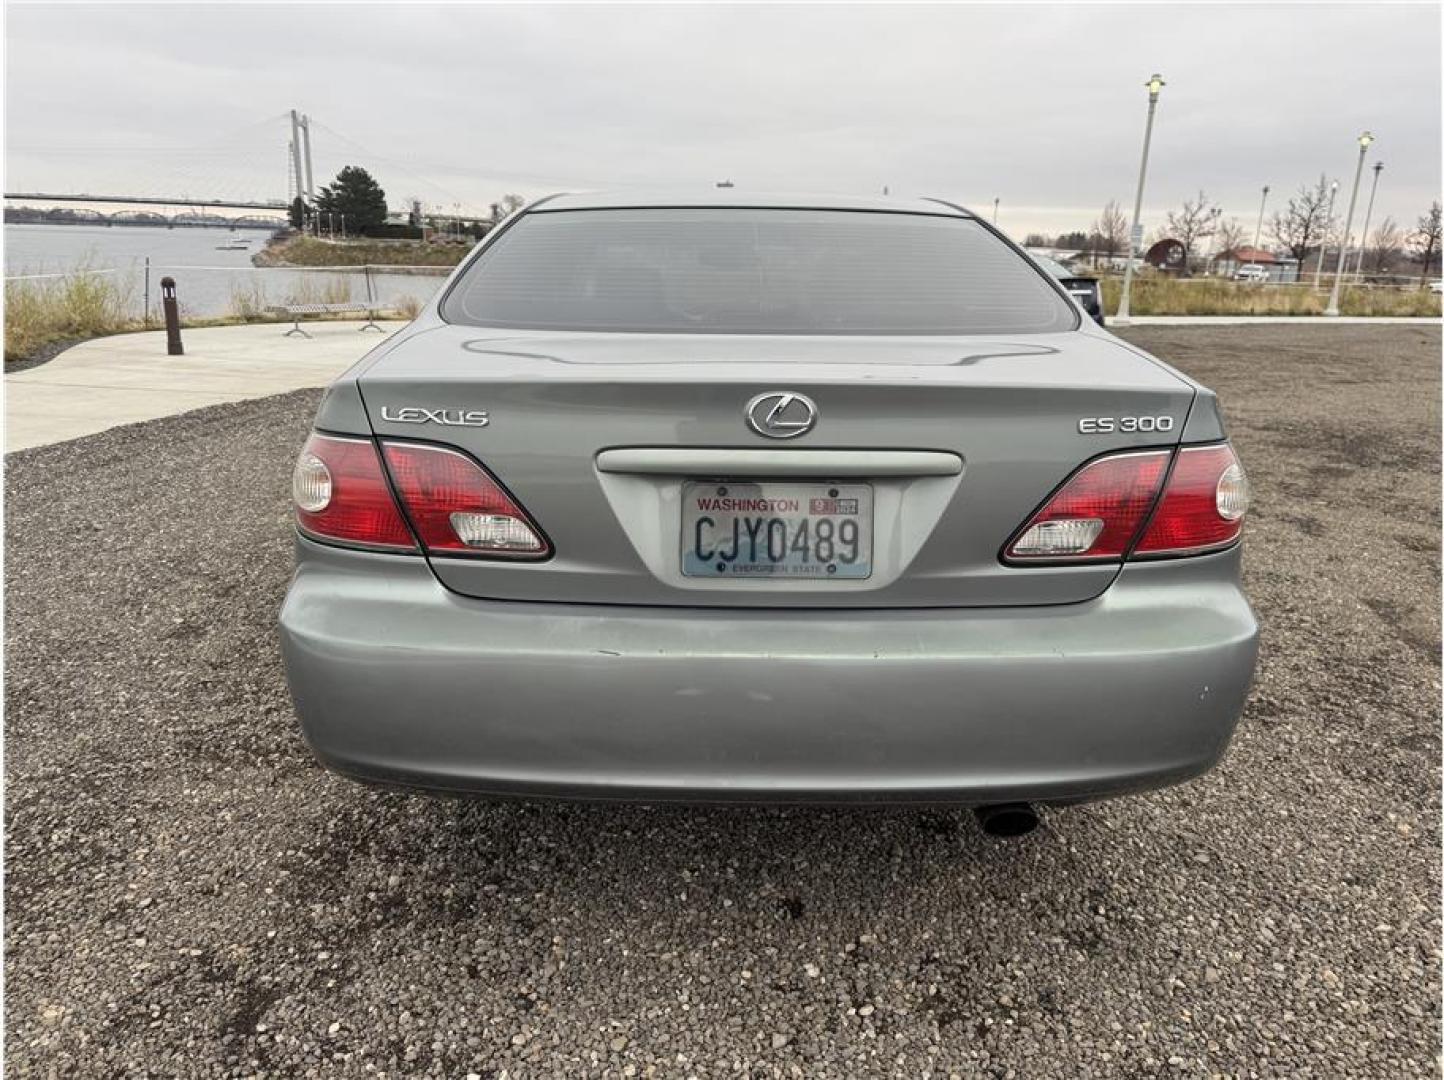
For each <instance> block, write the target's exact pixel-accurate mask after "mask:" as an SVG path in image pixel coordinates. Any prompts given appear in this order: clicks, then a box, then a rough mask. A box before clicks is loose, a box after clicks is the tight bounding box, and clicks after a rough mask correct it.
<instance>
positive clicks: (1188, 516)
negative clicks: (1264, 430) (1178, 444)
mask: <svg viewBox="0 0 1444 1080" xmlns="http://www.w3.org/2000/svg"><path fill="white" fill-rule="evenodd" d="M1247 510H1248V478H1247V477H1246V476H1245V475H1244V471H1243V466H1242V465H1240V464H1239V461H1238V457H1237V456H1236V455H1235V454H1234V452H1233V447H1231V446H1229V445H1228V444H1227V443H1223V444H1221V445H1218V446H1190V447H1186V448H1184V449H1182V450H1180V451H1179V452H1178V460H1177V461H1176V462H1175V463H1174V465H1173V472H1172V473H1170V474H1169V477H1168V487H1167V488H1166V489H1165V490H1164V492H1163V498H1162V500H1160V502H1159V504H1158V509H1157V511H1155V512H1154V515H1153V518H1152V520H1150V521H1149V523H1148V529H1147V531H1146V532H1144V534H1143V539H1142V540H1140V541H1139V542H1138V547H1137V548H1135V549H1134V553H1135V554H1137V555H1191V554H1199V553H1202V552H1205V551H1213V550H1216V549H1218V548H1221V547H1227V546H1228V545H1229V544H1231V543H1233V542H1234V541H1235V540H1237V539H1238V534H1239V533H1240V532H1242V531H1243V516H1244V513H1245V512H1246V511H1247Z"/></svg>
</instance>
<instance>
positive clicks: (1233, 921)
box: [5, 326, 1440, 1080]
mask: <svg viewBox="0 0 1444 1080" xmlns="http://www.w3.org/2000/svg"><path fill="white" fill-rule="evenodd" d="M1128 337H1129V338H1130V339H1131V340H1133V341H1135V342H1137V343H1139V344H1140V345H1142V346H1144V347H1146V348H1148V349H1150V350H1152V351H1154V352H1156V353H1158V354H1159V355H1161V356H1163V357H1165V358H1166V359H1168V360H1170V361H1171V362H1173V363H1175V364H1176V365H1177V366H1178V367H1180V368H1182V369H1183V370H1184V371H1186V372H1188V373H1189V374H1191V375H1194V376H1197V377H1198V378H1200V379H1202V380H1203V381H1204V382H1206V383H1207V384H1209V385H1211V386H1212V387H1214V388H1215V389H1216V390H1217V391H1218V392H1219V393H1220V395H1221V397H1222V400H1223V402H1224V408H1225V413H1226V416H1227V417H1228V420H1229V423H1230V427H1231V434H1232V437H1233V439H1234V440H1235V443H1236V445H1237V447H1238V449H1239V451H1240V454H1241V456H1242V458H1243V460H1244V462H1245V464H1246V466H1247V469H1248V472H1249V475H1250V477H1251V479H1252V483H1253V489H1254V506H1255V510H1254V511H1253V514H1252V516H1251V518H1250V520H1249V523H1248V527H1247V556H1246V579H1247V586H1248V591H1249V594H1250V597H1251V599H1252V601H1253V603H1254V605H1255V607H1256V609H1257V611H1258V614H1259V618H1260V622H1261V624H1262V628H1263V644H1262V654H1261V662H1260V668H1259V673H1258V679H1257V683H1256V685H1255V688H1254V691H1253V694H1252V697H1251V699H1250V702H1249V705H1248V708H1247V711H1246V714H1245V716H1244V719H1243V722H1242V724H1241V726H1240V729H1239V732H1238V735H1237V737H1236V739H1235V741H1234V744H1233V749H1232V751H1231V752H1230V754H1229V756H1228V757H1227V758H1226V759H1225V761H1224V762H1223V764H1222V765H1221V766H1220V767H1219V768H1218V769H1216V770H1215V771H1213V772H1212V773H1210V774H1208V775H1207V776H1206V777H1204V778H1202V779H1200V780H1198V781H1196V782H1193V783H1190V784H1187V785H1183V786H1181V787H1177V788H1172V789H1169V790H1166V791H1161V792H1156V793H1152V794H1148V795H1142V796H1137V797H1133V798H1128V799H1122V800H1116V801H1112V802H1106V803H1099V804H1094V805H1089V806H1083V807H1075V808H1070V809H1066V810H1056V811H1048V812H1047V813H1046V814H1045V819H1044V825H1043V827H1042V828H1041V829H1039V830H1038V831H1037V832H1035V833H1034V834H1032V835H1031V836H1029V837H1027V838H1025V839H1023V840H1021V841H1014V842H1004V841H995V840H990V839H988V838H986V837H984V836H982V835H981V834H980V833H979V832H978V831H977V829H976V828H975V826H974V824H973V822H972V820H971V818H970V816H969V815H968V814H967V813H966V812H964V811H944V810H937V809H929V810H917V809H914V810H904V809H888V810H877V809H857V810H837V809H830V810H812V809H798V808H793V809H702V808H684V807H666V808H646V807H628V806H585V805H555V804H548V805H541V804H538V805H527V804H515V803H513V804H487V803H481V802H464V801H440V800H433V799H429V798H425V797H417V796H406V795H398V794H388V793H380V792H376V791H372V790H369V789H364V788H360V787H357V786H354V785H353V784H351V783H348V782H347V781H344V780H341V779H338V778H335V777H333V776H331V775H329V774H327V773H325V772H324V771H322V770H321V769H319V768H318V767H317V765H316V764H315V763H314V761H313V760H312V758H311V757H310V755H309V754H308V752H307V751H306V748H305V747H304V745H303V744H302V742H301V739H300V737H299V735H298V733H297V728H296V724H295V720H294V717H293V716H292V714H291V708H290V702H289V699H288V696H287V693H286V688H285V683H284V680H283V678H282V673H281V667H280V659H279V655H278V650H277V642H276V634H275V617H276V612H277V609H278V607H279V604H280V601H281V597H282V595H283V593H284V591H285V588H286V583H287V579H288V576H289V573H290V567H291V551H290V546H291V533H290V528H291V527H290V523H289V521H290V519H289V511H288V504H287V493H288V487H289V473H290V469H291V464H292V461H293V460H294V455H295V452H296V449H297V447H298V446H299V444H300V442H301V439H302V438H303V436H304V433H305V431H306V429H307V427H308V425H309V423H310V418H311V414H312V411H313V409H314V407H315V404H316V402H317V399H318V395H317V394H315V393H310V392H308V393H302V394H294V395H289V396H286V397H280V398H271V399H267V400H264V401H256V402H248V403H244V404H238V405H228V406H221V407H218V408H213V409H207V410H204V411H201V412H196V413H190V414H187V415H184V416H180V417H174V418H169V419H165V420H159V421H155V422H153V423H149V424H144V425H139V426H136V427H130V428H123V429H118V430H115V431H111V432H107V433H104V434H101V435H97V436H94V437H91V438H87V439H83V440H79V441H76V442H73V443H68V444H63V445H58V446H52V447H45V448H40V449H36V450H30V451H25V452H22V453H18V454H13V455H10V456H9V457H8V458H7V469H6V477H5V482H6V499H7V502H6V541H7V547H6V556H7V558H6V573H7V584H6V600H7V604H6V626H5V633H6V644H7V653H6V660H7V664H6V675H7V678H6V685H5V701H6V711H5V726H6V747H5V749H6V755H5V775H6V793H5V807H6V821H5V825H6V840H7V846H6V851H5V864H6V877H5V915H6V926H5V930H6V934H5V958H6V971H5V975H6V978H5V1020H6V1040H5V1049H6V1056H7V1062H6V1065H7V1072H8V1073H9V1074H11V1075H14V1076H52V1075H58V1076H68V1075H84V1076H115V1075H127V1076H157V1077H160V1076H165V1077H171V1076H254V1075H262V1074H264V1075H269V1076H276V1077H297V1076H361V1075H366V1076H377V1075H382V1074H384V1075H388V1076H401V1075H407V1076H433V1077H448V1078H461V1077H466V1076H473V1075H474V1076H478V1077H492V1078H499V1077H508V1078H517V1077H556V1076H578V1075H602V1074H607V1075H617V1076H623V1075H628V1076H677V1077H685V1076H698V1077H703V1076H749V1077H752V1076H756V1077H762V1076H808V1077H811V1076H828V1077H861V1076H909V1077H912V1076H948V1075H957V1076H964V1077H1025V1078H1038V1077H1068V1078H1074V1077H1099V1076H1121V1077H1142V1076H1155V1075H1169V1076H1209V1077H1212V1076H1232V1077H1245V1076H1248V1077H1253V1076H1287V1077H1329V1078H1334V1077H1350V1078H1355V1077H1378V1078H1390V1080H1392V1078H1398V1077H1413V1076H1436V1075H1437V1074H1438V1059H1437V1056H1436V1055H1437V1053H1438V1050H1439V1022H1440V1015H1439V1000H1440V982H1439V959H1440V958H1439V949H1438V946H1439V941H1440V919H1439V896H1440V892H1439V890H1440V874H1439V869H1440V831H1439V826H1440V817H1439V814H1440V806H1439V783H1440V746H1439V733H1440V716H1439V703H1440V681H1439V679H1440V667H1439V659H1440V657H1439V599H1440V597H1439V554H1440V549H1439V528H1440V516H1439V510H1440V478H1439V464H1440V457H1439V454H1440V446H1439V400H1440V399H1439V394H1440V331H1439V328H1438V327H1437V326H1434V327H1407V326H1404V327H1401V326H1389V327H1354V326H1348V327H1342V326H1335V327H1322V326H1321V327H1295V326H1280V327H1268V328H1257V327H1250V328H1220V329H1211V328H1150V329H1134V330H1131V331H1130V332H1129V333H1128Z"/></svg>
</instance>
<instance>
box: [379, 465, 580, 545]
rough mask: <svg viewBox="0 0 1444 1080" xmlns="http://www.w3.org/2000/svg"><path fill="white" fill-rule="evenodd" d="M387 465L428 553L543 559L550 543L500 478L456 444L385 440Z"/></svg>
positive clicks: (408, 514)
mask: <svg viewBox="0 0 1444 1080" xmlns="http://www.w3.org/2000/svg"><path fill="white" fill-rule="evenodd" d="M381 448H382V452H383V453H384V454H385V455H386V467H387V468H388V469H389V470H390V472H391V479H392V480H393V481H394V482H395V484H396V492H397V494H398V495H400V496H401V501H402V504H403V505H404V506H405V507H406V513H407V516H408V517H409V518H410V519H411V523H412V524H413V525H414V526H416V535H417V536H418V537H420V539H421V543H422V545H423V546H424V547H425V548H426V550H427V552H428V553H431V554H440V555H471V556H475V557H479V558H490V559H497V558H501V559H545V558H547V557H548V556H549V555H551V553H552V549H551V544H550V543H548V542H547V539H546V537H545V536H543V535H542V531H541V529H540V528H539V527H538V526H537V524H536V522H534V521H532V519H531V517H530V516H529V515H528V514H527V512H526V511H525V510H523V509H522V508H521V505H520V504H519V503H518V502H517V501H516V500H515V499H513V498H512V497H511V495H510V494H508V493H507V491H506V489H505V488H503V487H502V486H501V484H500V483H498V482H497V480H496V478H495V477H494V476H492V475H491V473H489V472H487V471H486V469H484V468H482V467H481V465H479V464H478V463H477V462H475V461H473V460H472V459H471V458H469V457H467V456H466V455H465V454H463V453H461V452H460V451H457V450H451V449H448V448H446V447H443V446H431V445H428V444H425V443H405V442H392V441H390V440H384V441H383V442H382V444H381Z"/></svg>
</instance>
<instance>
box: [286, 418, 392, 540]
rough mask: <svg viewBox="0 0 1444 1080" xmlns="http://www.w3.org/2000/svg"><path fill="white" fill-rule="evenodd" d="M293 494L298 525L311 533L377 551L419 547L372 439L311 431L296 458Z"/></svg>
mask: <svg viewBox="0 0 1444 1080" xmlns="http://www.w3.org/2000/svg"><path fill="white" fill-rule="evenodd" d="M291 496H292V499H293V500H294V502H295V504H296V525H297V527H298V528H300V530H301V532H303V533H305V534H306V535H307V536H311V537H314V538H316V539H318V540H330V541H335V542H336V543H340V544H346V545H348V546H352V547H364V548H374V549H375V550H377V551H408V552H415V551H416V550H417V548H416V539H415V538H414V537H413V536H412V535H411V530H410V529H409V528H407V526H406V521H405V520H404V519H403V518H402V517H401V512H400V511H399V510H398V509H397V508H396V500H395V499H393V498H392V497H391V488H390V486H389V485H388V484H387V483H386V474H385V472H384V471H383V470H382V468H381V458H380V457H379V456H378V455H377V453H376V445H375V443H373V442H372V441H371V440H370V439H342V438H337V437H336V436H334V435H312V436H311V437H310V438H309V439H307V440H306V445H305V447H304V448H303V449H302V450H301V456H300V457H299V458H298V459H297V461H296V470H295V472H294V473H293V474H292V477H291Z"/></svg>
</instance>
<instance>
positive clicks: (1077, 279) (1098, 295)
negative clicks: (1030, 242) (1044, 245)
mask: <svg viewBox="0 0 1444 1080" xmlns="http://www.w3.org/2000/svg"><path fill="white" fill-rule="evenodd" d="M1033 260H1034V261H1035V262H1037V263H1038V265H1039V266H1041V267H1042V268H1043V269H1044V270H1046V271H1048V273H1050V274H1052V275H1053V276H1054V277H1055V278H1057V279H1058V283H1059V284H1060V285H1062V286H1063V288H1065V289H1067V290H1068V295H1069V296H1072V297H1073V298H1074V299H1075V300H1077V301H1078V303H1080V304H1081V305H1083V310H1084V311H1086V312H1088V314H1089V316H1090V317H1091V318H1092V319H1093V321H1094V322H1096V323H1097V324H1098V325H1099V326H1102V325H1103V286H1102V285H1101V284H1100V283H1099V281H1098V279H1097V278H1096V277H1093V276H1092V275H1091V274H1084V273H1080V272H1078V271H1077V270H1073V269H1070V268H1069V267H1067V266H1064V265H1063V264H1062V263H1060V262H1059V261H1058V260H1057V259H1050V258H1049V257H1048V256H1046V255H1034V256H1033Z"/></svg>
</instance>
